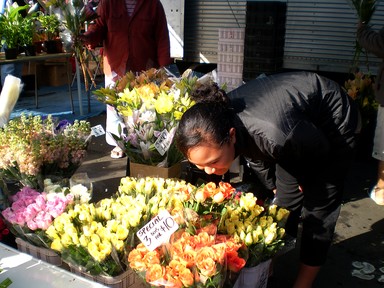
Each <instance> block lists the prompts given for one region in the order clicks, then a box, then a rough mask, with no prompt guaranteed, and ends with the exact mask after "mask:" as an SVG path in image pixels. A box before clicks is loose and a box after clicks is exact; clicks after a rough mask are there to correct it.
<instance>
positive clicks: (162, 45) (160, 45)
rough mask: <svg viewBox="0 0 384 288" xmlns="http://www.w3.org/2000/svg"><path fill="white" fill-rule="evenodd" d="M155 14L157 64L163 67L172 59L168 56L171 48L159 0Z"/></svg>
mask: <svg viewBox="0 0 384 288" xmlns="http://www.w3.org/2000/svg"><path fill="white" fill-rule="evenodd" d="M156 14H157V17H158V21H157V23H158V25H157V26H156V41H157V59H158V61H159V66H160V67H163V66H167V65H169V64H171V62H172V59H171V56H170V50H171V49H170V41H169V31H168V24H167V18H166V15H165V12H164V8H163V6H162V4H161V2H160V1H158V5H157V13H156Z"/></svg>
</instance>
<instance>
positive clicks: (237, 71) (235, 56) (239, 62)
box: [217, 28, 244, 92]
mask: <svg viewBox="0 0 384 288" xmlns="http://www.w3.org/2000/svg"><path fill="white" fill-rule="evenodd" d="M217 59H218V61H217V78H218V79H217V82H218V84H219V85H220V86H222V85H226V87H227V89H226V91H227V92H230V91H232V90H233V89H236V88H237V87H239V86H240V85H242V84H243V59H244V28H220V29H219V47H218V53H217Z"/></svg>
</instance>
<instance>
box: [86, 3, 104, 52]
mask: <svg viewBox="0 0 384 288" xmlns="http://www.w3.org/2000/svg"><path fill="white" fill-rule="evenodd" d="M107 1H108V0H101V1H100V3H99V5H98V7H97V11H96V13H97V15H98V16H99V17H97V18H96V20H95V21H94V23H92V24H91V25H89V27H88V30H87V31H86V32H85V33H84V38H83V39H84V42H85V44H87V45H91V46H92V47H93V48H94V47H96V46H97V45H99V44H101V43H102V41H103V40H104V38H105V37H106V34H107V23H106V10H107Z"/></svg>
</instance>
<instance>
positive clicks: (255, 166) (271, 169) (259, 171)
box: [246, 160, 276, 190]
mask: <svg viewBox="0 0 384 288" xmlns="http://www.w3.org/2000/svg"><path fill="white" fill-rule="evenodd" d="M246 165H247V166H248V167H249V168H251V169H252V170H253V171H254V172H255V174H256V175H257V178H258V180H259V181H260V182H261V183H262V184H263V185H264V187H265V188H266V189H268V190H273V189H275V188H276V185H275V182H276V177H275V170H276V169H275V163H272V162H267V161H248V160H247V164H246Z"/></svg>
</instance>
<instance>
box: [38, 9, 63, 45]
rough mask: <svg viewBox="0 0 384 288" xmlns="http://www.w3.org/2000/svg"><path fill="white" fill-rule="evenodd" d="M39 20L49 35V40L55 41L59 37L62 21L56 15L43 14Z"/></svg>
mask: <svg viewBox="0 0 384 288" xmlns="http://www.w3.org/2000/svg"><path fill="white" fill-rule="evenodd" d="M38 20H39V22H40V23H41V27H42V28H43V29H44V31H45V33H46V35H47V40H54V39H55V38H56V37H57V36H58V35H59V27H60V21H59V19H58V18H57V16H56V15H55V14H51V15H44V14H41V15H40V16H39V17H38Z"/></svg>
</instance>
